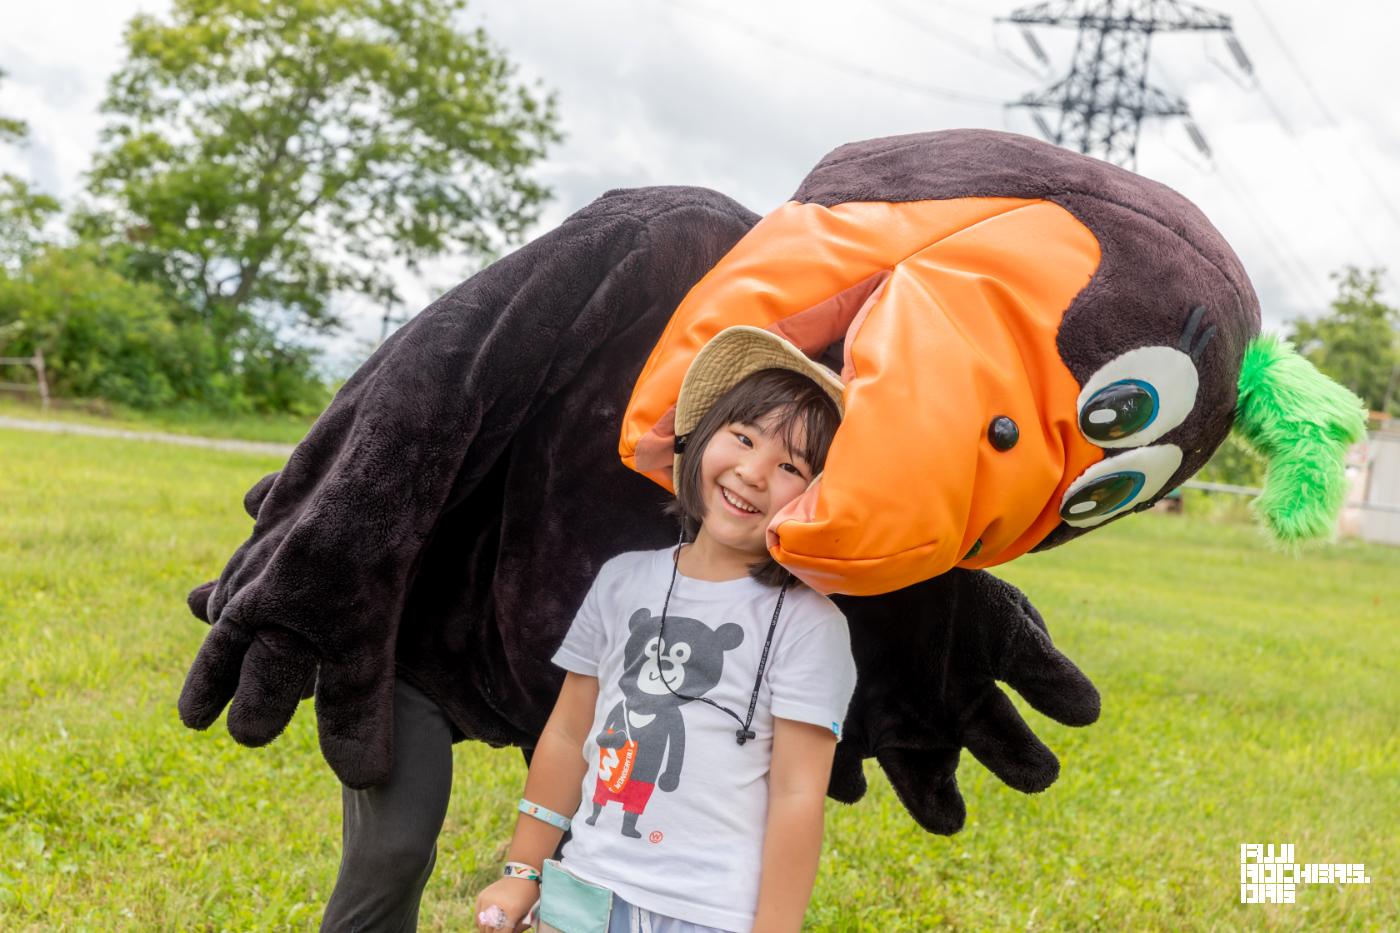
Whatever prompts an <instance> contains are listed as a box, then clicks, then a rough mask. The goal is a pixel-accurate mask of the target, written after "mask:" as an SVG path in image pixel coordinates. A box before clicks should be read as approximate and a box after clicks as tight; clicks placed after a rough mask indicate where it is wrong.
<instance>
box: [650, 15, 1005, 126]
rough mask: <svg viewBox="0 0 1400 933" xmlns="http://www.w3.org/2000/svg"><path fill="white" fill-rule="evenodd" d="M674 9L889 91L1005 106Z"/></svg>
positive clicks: (720, 18)
mask: <svg viewBox="0 0 1400 933" xmlns="http://www.w3.org/2000/svg"><path fill="white" fill-rule="evenodd" d="M671 6H672V7H673V8H674V9H677V10H680V11H681V12H683V13H686V14H687V15H689V16H693V17H696V18H698V19H702V20H703V21H705V22H707V23H713V22H721V23H723V24H724V25H726V26H728V27H729V28H731V29H734V30H737V31H739V32H742V33H744V34H746V35H748V36H749V37H751V38H753V39H757V40H758V41H760V42H762V43H764V44H766V45H768V46H770V47H772V48H775V49H778V50H779V51H782V52H786V53H788V54H789V55H794V56H797V57H800V58H803V59H805V60H807V61H809V62H812V61H814V62H817V63H818V64H821V65H825V66H826V67H828V68H830V69H832V70H833V71H841V72H845V73H846V74H849V75H853V76H855V77H858V78H864V79H865V80H867V81H874V82H876V83H879V84H884V85H887V86H889V87H895V88H899V89H900V90H902V91H912V92H914V93H916V94H923V95H925V96H928V97H936V98H940V99H942V100H952V101H957V102H959V103H965V104H987V105H992V106H996V107H1000V106H1001V99H1000V98H996V97H986V96H983V95H981V94H968V93H965V92H963V91H959V90H955V89H953V88H947V87H940V86H938V85H935V84H925V83H923V82H922V81H914V80H912V79H910V78H905V77H901V76H900V75H894V74H889V73H887V72H883V71H877V70H875V69H874V68H868V67H866V66H865V65H862V64H860V63H859V62H853V61H849V60H846V59H843V58H837V57H834V56H833V55H831V53H829V52H826V51H824V50H819V49H814V48H812V47H810V46H805V45H802V44H800V43H797V42H793V41H792V40H791V39H789V38H787V37H786V36H783V35H780V34H778V33H773V32H769V31H768V30H766V29H759V28H757V27H755V26H752V25H750V24H749V23H746V22H743V21H742V20H737V19H735V18H734V17H732V16H729V15H728V14H727V13H725V12H724V11H721V10H719V9H716V8H715V7H711V6H708V5H705V4H698V3H697V4H693V5H691V4H688V3H685V2H681V0H672V3H671Z"/></svg>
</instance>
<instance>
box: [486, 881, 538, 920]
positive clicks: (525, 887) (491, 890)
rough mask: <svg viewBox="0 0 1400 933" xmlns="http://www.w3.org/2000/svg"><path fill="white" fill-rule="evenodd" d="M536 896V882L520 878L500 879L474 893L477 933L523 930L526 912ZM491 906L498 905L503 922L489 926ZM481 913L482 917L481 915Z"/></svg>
mask: <svg viewBox="0 0 1400 933" xmlns="http://www.w3.org/2000/svg"><path fill="white" fill-rule="evenodd" d="M539 899H540V883H539V882H538V881H526V880H525V879H524V878H502V879H500V880H499V881H497V882H495V883H494V884H492V885H490V886H489V887H487V888H486V889H485V890H484V891H482V892H481V893H480V894H478V895H477V898H476V912H477V924H476V929H477V931H478V933H519V931H521V930H524V929H527V927H526V926H525V923H524V921H525V915H526V914H527V913H529V912H530V908H531V907H533V906H534V904H535V901H537V900H539ZM492 907H499V908H500V909H501V910H502V911H503V912H504V913H505V923H503V924H502V925H500V926H491V925H490V923H489V921H490V919H491V918H490V916H489V915H486V914H487V912H488V911H490V910H491V908H492ZM483 916H485V920H483V919H482V917H483Z"/></svg>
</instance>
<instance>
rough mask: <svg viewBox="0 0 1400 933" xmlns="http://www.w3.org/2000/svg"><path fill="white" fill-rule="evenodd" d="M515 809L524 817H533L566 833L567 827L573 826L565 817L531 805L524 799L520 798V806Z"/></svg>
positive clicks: (533, 804)
mask: <svg viewBox="0 0 1400 933" xmlns="http://www.w3.org/2000/svg"><path fill="white" fill-rule="evenodd" d="M517 809H519V810H520V812H521V813H523V814H525V815H526V816H533V817H534V818H535V819H537V820H542V821H544V822H546V823H548V824H549V825H550V826H554V827H557V828H558V829H562V830H563V831H564V832H566V833H567V832H568V831H569V827H570V826H571V825H573V823H572V821H571V820H570V819H569V818H568V817H567V816H564V815H562V814H559V813H555V812H554V811H553V810H551V809H549V808H548V807H542V806H540V805H539V804H537V803H531V802H530V801H528V800H526V799H525V798H524V797H521V798H520V806H519V807H518V808H517Z"/></svg>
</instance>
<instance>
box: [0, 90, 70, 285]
mask: <svg viewBox="0 0 1400 933" xmlns="http://www.w3.org/2000/svg"><path fill="white" fill-rule="evenodd" d="M4 77H5V72H4V71H0V80H3V79H4ZM28 135H29V127H28V126H26V125H25V124H24V122H23V121H22V120H16V119H14V118H12V117H3V116H0V143H15V144H19V145H23V143H24V140H25V138H26V137H27V136H28ZM57 210H58V202H57V201H56V200H54V199H53V198H51V197H49V196H48V195H46V194H40V193H39V192H37V191H35V190H34V189H33V188H31V187H30V186H29V185H28V184H27V183H26V182H25V181H24V179H22V178H20V177H18V176H16V175H11V174H10V173H8V172H0V274H3V273H4V272H5V271H7V270H8V271H14V270H15V269H16V268H18V267H19V265H20V264H21V263H23V262H24V260H25V259H26V258H28V257H29V256H31V255H33V253H34V251H35V250H36V249H38V247H39V244H40V242H41V240H42V236H43V234H42V231H43V228H44V224H45V223H46V222H47V221H48V219H49V217H50V216H51V215H53V214H54V213H55V212H56V211H57Z"/></svg>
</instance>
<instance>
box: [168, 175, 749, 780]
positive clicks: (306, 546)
mask: <svg viewBox="0 0 1400 933" xmlns="http://www.w3.org/2000/svg"><path fill="white" fill-rule="evenodd" d="M725 211H728V212H730V213H732V212H734V211H742V208H740V207H739V206H738V205H736V204H734V202H732V201H730V200H729V199H727V198H723V197H722V196H720V195H717V194H715V193H714V192H709V191H704V190H703V189H695V188H653V189H637V190H629V191H617V192H610V193H609V194H607V195H604V196H603V197H602V198H600V199H599V200H598V201H595V202H594V203H593V204H591V205H589V206H588V207H586V208H584V209H583V210H582V211H580V212H578V213H577V214H575V215H573V216H572V217H570V218H569V219H568V220H566V221H565V222H564V224H563V225H562V226H560V227H559V228H557V229H556V230H553V231H551V232H550V233H548V234H546V235H545V236H543V237H541V238H539V239H538V240H535V241H534V242H532V243H530V244H528V245H526V246H525V247H523V248H521V249H520V250H518V251H517V252H515V253H513V254H512V255H510V256H507V257H506V258H504V259H502V260H500V261H498V262H496V263H494V264H492V265H491V266H489V267H488V268H486V269H485V270H483V271H482V272H480V273H479V274H477V275H476V276H474V277H472V278H471V279H469V280H468V281H466V282H464V283H463V284H462V285H459V286H458V287H457V288H455V289H453V290H452V291H451V292H449V293H447V294H446V295H444V296H443V297H442V298H440V299H438V300H437V301H436V302H434V303H433V304H432V305H430V306H429V307H428V308H427V309H426V310H424V311H423V312H422V313H421V314H419V315H418V316H417V317H415V318H414V319H413V320H412V321H410V322H409V323H408V324H406V325H405V326H404V327H402V328H401V329H400V330H399V331H398V332H396V333H395V334H394V335H393V336H392V337H390V338H389V340H387V341H385V343H384V344H383V345H382V346H381V347H380V348H379V349H378V350H377V351H376V352H375V354H374V355H373V356H372V357H370V359H369V360H368V361H366V363H365V364H364V365H363V366H361V367H360V369H359V370H358V371H357V372H356V373H355V374H354V375H353V376H352V377H351V378H350V380H349V381H348V382H347V383H346V384H345V386H344V387H343V388H342V389H341V390H340V392H339V393H338V394H337V395H336V398H335V399H334V400H333V401H332V402H331V404H330V406H329V407H328V408H327V409H326V411H325V412H324V413H323V414H322V415H321V417H320V418H319V419H318V420H317V422H316V424H315V425H314V426H313V427H312V429H311V431H310V432H309V433H308V434H307V436H306V437H305V439H303V440H302V442H301V443H300V444H299V445H298V446H297V447H296V449H295V450H294V451H293V452H292V455H291V457H290V458H289V459H288V461H287V464H286V466H285V467H284V468H283V469H282V470H281V471H280V473H277V474H273V475H271V476H268V477H264V478H263V479H262V480H260V481H259V482H258V484H257V485H255V486H254V487H253V489H252V490H250V491H249V493H248V496H247V497H246V499H245V503H244V504H245V507H246V508H247V509H248V511H249V512H250V514H252V515H253V517H254V518H255V524H254V527H253V532H252V535H251V537H249V539H248V540H247V541H246V542H245V543H244V544H243V545H242V546H241V547H239V549H238V550H237V552H235V553H234V555H233V557H232V558H231V559H230V560H229V562H228V565H227V566H226V567H225V568H224V571H223V573H222V574H221V576H220V577H219V580H218V582H217V584H216V585H214V586H212V587H210V586H209V585H208V584H206V585H205V586H203V587H200V588H198V589H196V590H195V592H194V593H192V594H191V595H190V606H191V609H192V610H193V611H194V612H195V614H196V615H198V616H200V617H202V618H204V619H205V620H206V621H208V622H210V623H211V627H210V630H209V632H208V635H207V636H206V638H205V641H204V645H203V646H202V647H201V649H200V651H199V654H198V656H197V657H196V658H195V661H194V664H193V666H192V667H191V668H190V671H189V675H188V677H187V678H186V681H185V686H184V690H183V691H182V693H181V696H180V715H181V718H182V719H183V721H184V722H185V724H186V725H188V726H191V727H192V728H197V729H202V728H207V727H208V726H209V725H211V724H212V723H213V722H214V721H215V720H217V719H218V717H219V715H220V713H221V712H222V711H223V709H224V708H225V706H228V709H229V713H228V729H229V732H230V733H231V734H232V735H233V736H234V738H235V739H236V740H238V741H239V742H242V743H244V744H247V745H262V744H265V743H267V742H270V741H272V740H273V739H274V738H275V737H276V736H277V735H278V734H279V733H280V732H281V731H282V730H283V729H284V728H285V727H286V724H287V723H288V722H289V721H290V719H291V716H292V714H293V713H294V712H295V709H296V706H297V703H298V701H299V699H300V698H301V697H302V695H303V694H304V692H305V690H306V687H307V685H308V683H309V682H310V681H311V680H312V678H313V677H314V680H315V695H316V715H317V721H318V726H319V733H320V740H321V749H322V752H323V754H324V755H325V757H326V760H327V761H328V762H329V763H330V765H331V767H332V768H333V769H334V770H335V772H336V774H337V775H338V776H339V777H340V779H341V780H342V781H343V782H344V783H345V784H347V785H349V786H351V787H366V786H369V785H372V784H376V783H379V782H381V781H382V780H384V778H386V777H387V775H388V773H389V766H390V763H391V757H392V741H393V736H392V723H393V716H392V711H393V695H394V659H395V643H396V636H397V632H398V626H399V618H400V614H401V611H402V607H403V603H404V598H405V594H406V592H407V590H408V588H409V586H410V584H411V582H412V578H413V574H414V571H415V568H416V564H417V559H418V557H419V554H420V553H421V551H422V550H423V548H424V545H425V543H426V542H427V541H428V540H429V538H430V536H431V535H432V533H433V529H434V526H435V523H436V521H437V518H438V516H439V514H440V513H441V512H442V511H443V510H444V509H447V508H450V507H452V505H453V504H454V503H456V502H460V501H461V500H462V498H463V497H465V496H466V495H467V494H468V493H469V492H470V491H471V490H472V488H473V487H474V486H475V485H476V484H477V483H479V481H480V480H481V479H482V478H483V477H484V476H485V475H486V474H487V472H488V471H489V470H490V468H491V466H492V464H493V463H495V462H496V460H497V458H498V457H499V456H500V455H501V454H502V452H503V451H504V450H505V449H506V447H507V446H508V445H509V443H510V440H511V438H512V437H513V436H514V434H515V433H516V432H517V431H518V430H519V429H520V427H521V425H522V424H524V423H526V422H527V421H528V420H529V419H530V418H531V417H532V416H533V415H534V413H535V412H536V411H537V410H538V409H539V407H540V406H541V405H543V404H544V403H545V402H547V401H548V400H549V398H550V397H551V396H552V395H553V394H555V393H557V392H558V391H559V390H560V389H561V387H563V386H565V385H566V384H568V382H569V381H570V380H571V379H573V378H574V377H575V376H576V374H577V373H578V372H579V370H580V369H581V368H582V367H583V366H584V365H585V363H586V361H587V360H588V357H589V355H590V354H591V353H592V352H593V351H594V350H595V349H596V348H597V347H598V346H599V345H600V344H601V343H602V342H603V341H605V340H607V339H608V338H609V336H610V335H611V334H613V333H614V332H615V331H616V330H618V329H620V328H622V327H625V326H626V325H627V323H628V322H627V321H624V320H617V318H619V317H625V316H626V315H628V314H634V313H637V312H638V311H639V309H644V308H645V307H647V301H648V295H647V294H645V292H646V291H647V282H648V281H649V278H648V274H643V273H639V272H638V271H637V269H636V268H635V267H636V266H637V265H639V264H646V266H647V268H648V269H650V268H651V267H652V266H655V268H656V270H657V271H656V272H651V273H650V276H651V278H656V277H657V276H658V275H662V274H664V270H665V269H666V268H667V261H668V259H669V258H670V257H667V256H666V255H659V254H662V253H664V250H659V249H656V248H653V247H652V246H651V245H650V244H649V237H648V232H649V229H650V228H652V227H653V226H655V225H656V224H657V223H659V222H664V223H667V224H670V223H672V222H675V221H676V218H675V216H674V215H676V214H677V213H680V214H683V215H685V217H682V218H680V219H681V220H682V221H685V220H687V219H691V220H693V221H694V222H695V223H696V224H699V225H700V226H701V227H703V226H704V217H705V214H706V213H707V212H710V213H714V212H725ZM750 222H751V221H750ZM729 223H730V225H732V223H733V219H732V218H730V220H729ZM620 283H625V288H624V287H623V285H622V284H620ZM639 291H640V292H642V294H639V293H638V292H639ZM622 292H625V294H621V293H622Z"/></svg>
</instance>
